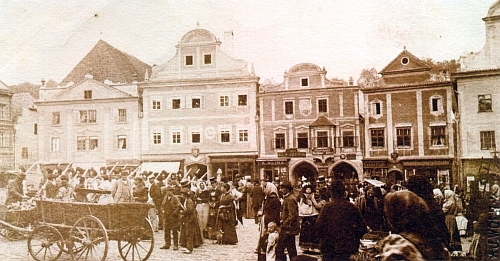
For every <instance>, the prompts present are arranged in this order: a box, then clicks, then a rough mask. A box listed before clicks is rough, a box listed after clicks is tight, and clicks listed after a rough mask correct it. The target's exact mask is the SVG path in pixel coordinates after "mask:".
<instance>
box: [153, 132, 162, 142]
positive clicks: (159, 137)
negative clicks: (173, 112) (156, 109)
mask: <svg viewBox="0 0 500 261" xmlns="http://www.w3.org/2000/svg"><path fill="white" fill-rule="evenodd" d="M153 144H154V145H161V144H163V140H162V133H161V132H160V131H153Z"/></svg>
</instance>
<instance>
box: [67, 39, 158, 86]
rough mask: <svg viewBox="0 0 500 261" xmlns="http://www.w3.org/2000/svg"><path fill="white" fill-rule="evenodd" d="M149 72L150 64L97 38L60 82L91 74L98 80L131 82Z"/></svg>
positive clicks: (142, 79) (78, 78)
mask: <svg viewBox="0 0 500 261" xmlns="http://www.w3.org/2000/svg"><path fill="white" fill-rule="evenodd" d="M146 70H148V72H149V73H150V72H151V66H149V65H148V64H146V63H144V62H142V61H140V60H139V59H137V58H135V57H134V56H132V55H130V54H127V53H124V52H122V51H120V50H118V49H116V48H115V47H113V46H111V45H110V44H108V43H106V42H105V41H103V40H99V42H97V44H96V45H95V46H94V48H92V50H90V52H89V53H88V54H87V55H86V56H85V57H84V58H83V59H82V60H81V61H80V62H79V63H78V64H77V65H76V66H75V68H73V70H72V71H71V72H70V73H69V74H68V76H66V78H64V80H63V81H62V82H61V86H64V85H66V84H67V83H68V82H74V83H78V82H81V81H83V80H84V79H85V75H86V74H91V75H92V76H93V78H94V79H95V80H97V81H99V82H104V80H110V81H112V82H114V83H118V82H120V83H132V82H133V81H144V75H145V73H146Z"/></svg>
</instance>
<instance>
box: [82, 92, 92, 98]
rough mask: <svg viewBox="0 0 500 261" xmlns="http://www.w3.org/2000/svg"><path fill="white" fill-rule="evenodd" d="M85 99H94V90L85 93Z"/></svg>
mask: <svg viewBox="0 0 500 261" xmlns="http://www.w3.org/2000/svg"><path fill="white" fill-rule="evenodd" d="M83 98H84V99H92V90H85V91H83Z"/></svg>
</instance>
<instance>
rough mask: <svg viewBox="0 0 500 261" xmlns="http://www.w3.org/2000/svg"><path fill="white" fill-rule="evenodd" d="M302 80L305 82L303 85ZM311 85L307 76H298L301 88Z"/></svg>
mask: <svg viewBox="0 0 500 261" xmlns="http://www.w3.org/2000/svg"><path fill="white" fill-rule="evenodd" d="M304 80H306V82H307V84H306V85H304ZM310 86H311V82H310V80H309V77H300V87H301V88H308V87H310Z"/></svg>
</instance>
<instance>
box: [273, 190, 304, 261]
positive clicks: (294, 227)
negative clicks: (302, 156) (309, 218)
mask: <svg viewBox="0 0 500 261" xmlns="http://www.w3.org/2000/svg"><path fill="white" fill-rule="evenodd" d="M279 189H280V191H281V193H282V194H283V203H282V205H281V215H280V217H281V218H280V224H281V233H280V237H279V240H278V244H277V246H276V261H286V260H287V259H286V255H285V249H286V250H288V257H289V258H290V260H292V259H293V258H294V257H295V256H297V247H296V244H295V236H296V235H298V234H299V232H300V217H299V207H298V203H297V198H296V197H295V195H294V194H293V187H292V184H291V183H290V182H289V181H284V182H283V183H282V184H281V185H280V186H279Z"/></svg>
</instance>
